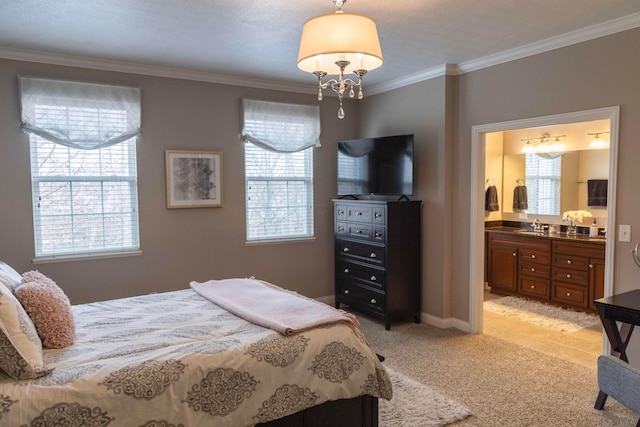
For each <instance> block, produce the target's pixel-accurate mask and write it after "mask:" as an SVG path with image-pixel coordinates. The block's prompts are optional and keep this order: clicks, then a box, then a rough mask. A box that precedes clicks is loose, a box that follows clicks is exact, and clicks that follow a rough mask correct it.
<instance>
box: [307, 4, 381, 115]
mask: <svg viewBox="0 0 640 427" xmlns="http://www.w3.org/2000/svg"><path fill="white" fill-rule="evenodd" d="M345 3H346V0H333V4H335V5H336V7H337V8H338V10H337V11H336V12H335V13H330V14H326V15H320V16H316V17H315V18H311V19H309V20H308V21H307V22H306V23H305V24H304V26H303V27H302V38H301V39H300V49H299V51H298V68H300V69H301V70H302V71H306V72H308V73H312V74H314V75H315V76H316V77H317V78H318V100H319V101H321V100H322V91H323V90H324V89H326V88H328V87H330V88H331V89H332V90H333V91H334V92H335V93H337V94H338V99H339V100H340V108H339V109H338V118H340V119H343V118H344V109H343V108H342V99H343V97H344V95H345V92H347V93H348V94H349V97H350V98H353V97H355V89H356V88H357V89H358V99H362V97H363V96H364V95H363V93H362V77H363V76H364V75H365V74H366V73H367V72H368V71H371V70H374V69H376V68H378V67H380V66H381V65H382V50H381V49H380V40H379V39H378V30H377V28H376V23H375V22H373V20H371V19H370V18H367V17H366V16H362V15H356V14H353V13H345V12H343V11H342V5H344V4H345ZM347 67H350V68H353V73H354V74H355V75H356V77H358V79H357V81H354V80H352V79H349V78H345V77H344V71H345V69H347ZM326 75H330V76H331V75H335V76H337V77H336V78H332V79H330V80H328V81H326V82H323V81H322V79H323V78H324V77H325V76H326Z"/></svg>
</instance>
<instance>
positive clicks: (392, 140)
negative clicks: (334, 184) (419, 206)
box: [338, 134, 413, 196]
mask: <svg viewBox="0 0 640 427" xmlns="http://www.w3.org/2000/svg"><path fill="white" fill-rule="evenodd" d="M365 194H366V195H392V196H411V195H413V134H406V135H394V136H384V137H378V138H361V139H351V140H346V141H338V195H339V196H359V195H365Z"/></svg>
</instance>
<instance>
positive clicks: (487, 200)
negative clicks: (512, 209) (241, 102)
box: [484, 185, 500, 212]
mask: <svg viewBox="0 0 640 427" xmlns="http://www.w3.org/2000/svg"><path fill="white" fill-rule="evenodd" d="M484 210H485V211H489V212H491V211H497V210H500V206H499V204H498V189H497V188H496V186H495V185H490V186H489V187H487V191H486V192H485V195H484Z"/></svg>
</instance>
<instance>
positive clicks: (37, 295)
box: [16, 271, 76, 348]
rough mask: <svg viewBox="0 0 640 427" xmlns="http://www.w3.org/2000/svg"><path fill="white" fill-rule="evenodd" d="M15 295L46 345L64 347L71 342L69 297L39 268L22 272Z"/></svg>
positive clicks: (73, 329)
mask: <svg viewBox="0 0 640 427" xmlns="http://www.w3.org/2000/svg"><path fill="white" fill-rule="evenodd" d="M16 297H17V298H18V301H20V303H21V304H22V307H24V309H25V311H26V312H27V314H28V315H29V317H30V318H31V321H32V322H33V325H34V326H35V327H36V331H38V336H39V337H40V339H41V340H42V346H43V347H47V348H64V347H68V346H70V345H71V344H73V341H74V339H75V335H76V326H75V323H74V319H73V312H72V311H71V303H70V302H69V298H67V296H66V295H65V294H64V291H63V290H62V289H60V287H59V286H58V285H56V283H55V282H54V281H53V280H51V279H49V278H48V277H47V276H45V275H44V274H42V273H40V272H38V271H29V272H27V273H24V274H23V275H22V284H21V285H20V286H18V288H17V289H16Z"/></svg>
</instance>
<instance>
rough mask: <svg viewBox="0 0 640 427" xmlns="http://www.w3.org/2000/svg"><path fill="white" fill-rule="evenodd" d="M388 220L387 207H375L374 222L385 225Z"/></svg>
mask: <svg viewBox="0 0 640 427" xmlns="http://www.w3.org/2000/svg"><path fill="white" fill-rule="evenodd" d="M386 221H387V209H386V208H385V207H382V206H381V207H374V208H373V223H374V224H382V225H385V224H386Z"/></svg>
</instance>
